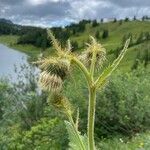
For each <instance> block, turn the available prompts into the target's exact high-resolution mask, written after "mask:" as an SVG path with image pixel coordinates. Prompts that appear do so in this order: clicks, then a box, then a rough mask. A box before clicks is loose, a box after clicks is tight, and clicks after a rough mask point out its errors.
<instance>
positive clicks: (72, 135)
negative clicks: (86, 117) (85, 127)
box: [65, 121, 88, 150]
mask: <svg viewBox="0 0 150 150" xmlns="http://www.w3.org/2000/svg"><path fill="white" fill-rule="evenodd" d="M65 124H66V128H67V131H68V134H69V141H70V142H69V150H86V149H87V145H88V143H87V137H86V136H82V135H80V133H79V132H78V134H79V137H80V140H81V141H82V143H83V145H81V142H80V140H79V138H78V136H77V134H76V132H75V130H74V128H73V126H72V124H71V123H70V122H68V121H65Z"/></svg>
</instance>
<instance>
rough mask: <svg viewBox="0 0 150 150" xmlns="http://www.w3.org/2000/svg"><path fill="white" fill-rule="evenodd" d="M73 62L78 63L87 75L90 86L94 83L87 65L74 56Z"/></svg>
mask: <svg viewBox="0 0 150 150" xmlns="http://www.w3.org/2000/svg"><path fill="white" fill-rule="evenodd" d="M72 62H73V63H74V64H76V65H77V66H78V67H79V68H80V70H81V71H82V72H83V74H84V76H85V78H86V80H87V82H88V86H90V85H91V83H92V80H91V76H90V74H89V71H88V70H87V68H86V67H85V66H84V65H83V63H82V62H81V61H80V60H78V59H77V58H76V57H73V58H72Z"/></svg>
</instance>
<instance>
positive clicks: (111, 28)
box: [0, 21, 150, 70]
mask: <svg viewBox="0 0 150 150" xmlns="http://www.w3.org/2000/svg"><path fill="white" fill-rule="evenodd" d="M64 30H65V29H64ZM104 30H108V32H109V36H108V38H106V39H102V38H101V36H102V34H103V31H104ZM96 32H99V34H100V38H99V39H98V41H99V42H101V43H102V44H103V46H104V47H105V48H106V49H107V52H108V53H109V52H112V53H113V51H114V50H115V49H116V48H117V47H120V46H121V45H122V44H123V37H124V36H128V35H129V34H132V41H133V42H135V41H136V40H137V38H138V37H139V35H140V34H141V33H142V32H150V22H149V21H129V22H120V21H118V22H108V23H100V24H98V26H96V27H92V24H91V23H88V24H86V28H85V31H84V32H82V33H80V32H79V33H77V34H75V35H72V36H71V37H70V39H71V41H77V42H78V45H79V50H80V51H82V50H83V49H84V47H85V44H84V43H85V42H88V40H89V35H92V36H95V34H96ZM17 39H18V36H12V35H8V36H0V43H4V44H7V45H9V46H10V47H12V48H15V49H17V50H20V51H22V52H25V53H27V54H29V55H30V56H31V57H36V56H38V55H39V54H40V52H41V49H40V48H37V47H35V46H33V45H29V44H25V45H18V44H16V42H17ZM145 45H147V46H148V45H149V44H148V42H144V43H140V44H138V45H134V46H132V47H130V48H129V50H128V53H127V56H126V57H125V58H124V60H123V62H122V63H121V65H122V66H124V67H125V68H124V69H127V70H128V69H129V68H130V67H131V65H132V64H133V62H134V60H135V57H136V55H137V51H138V50H139V49H142V48H143V47H145ZM51 52H52V48H48V49H46V50H45V51H44V54H45V55H47V54H49V53H51ZM110 57H111V58H112V59H113V58H114V57H115V56H114V55H112V56H110Z"/></svg>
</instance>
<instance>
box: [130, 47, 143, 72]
mask: <svg viewBox="0 0 150 150" xmlns="http://www.w3.org/2000/svg"><path fill="white" fill-rule="evenodd" d="M140 60H141V53H140V50H138V52H137V55H136V57H135V60H134V63H133V66H132V67H131V69H132V70H135V69H137V68H138V65H139V62H140Z"/></svg>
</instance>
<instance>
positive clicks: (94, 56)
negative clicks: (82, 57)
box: [90, 51, 96, 77]
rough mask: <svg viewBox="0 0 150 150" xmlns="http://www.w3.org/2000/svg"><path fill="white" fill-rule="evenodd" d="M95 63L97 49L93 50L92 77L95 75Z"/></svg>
mask: <svg viewBox="0 0 150 150" xmlns="http://www.w3.org/2000/svg"><path fill="white" fill-rule="evenodd" d="M95 63H96V51H94V52H93V55H92V60H91V66H90V74H91V77H93V75H94V70H95Z"/></svg>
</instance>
